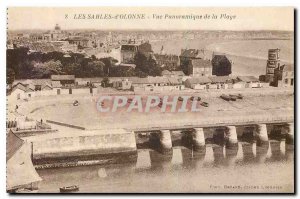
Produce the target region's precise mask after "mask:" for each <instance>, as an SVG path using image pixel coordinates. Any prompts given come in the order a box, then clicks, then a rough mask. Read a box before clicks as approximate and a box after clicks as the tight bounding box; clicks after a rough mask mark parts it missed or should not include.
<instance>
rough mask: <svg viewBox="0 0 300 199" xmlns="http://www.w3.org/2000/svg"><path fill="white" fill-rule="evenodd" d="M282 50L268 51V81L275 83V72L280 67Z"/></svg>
mask: <svg viewBox="0 0 300 199" xmlns="http://www.w3.org/2000/svg"><path fill="white" fill-rule="evenodd" d="M279 52H280V49H278V48H277V49H269V51H268V60H267V67H266V81H267V82H273V80H274V71H275V68H277V67H279V65H280V58H279Z"/></svg>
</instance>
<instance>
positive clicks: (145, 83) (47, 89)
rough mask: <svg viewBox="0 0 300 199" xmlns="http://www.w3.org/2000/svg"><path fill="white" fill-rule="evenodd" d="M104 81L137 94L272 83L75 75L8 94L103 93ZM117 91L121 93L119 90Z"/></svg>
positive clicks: (20, 85)
mask: <svg viewBox="0 0 300 199" xmlns="http://www.w3.org/2000/svg"><path fill="white" fill-rule="evenodd" d="M104 81H108V83H107V85H106V86H108V87H112V88H114V89H116V90H122V91H133V92H163V91H180V90H188V89H194V90H210V89H242V88H261V87H267V86H268V85H269V84H267V83H264V82H261V81H259V79H258V78H256V77H253V76H237V77H233V76H201V77H190V76H184V75H183V74H182V72H177V73H174V74H172V73H171V72H170V73H168V74H166V75H164V76H159V77H158V76H157V77H151V76H149V77H146V78H139V77H123V78H122V77H113V78H109V79H106V80H105V79H104V78H75V76H74V75H52V76H51V79H27V80H18V81H15V82H14V84H13V85H12V89H11V90H10V91H9V92H8V95H9V96H10V97H11V98H12V99H15V100H19V99H29V98H32V97H36V96H51V95H70V94H86V95H96V94H100V93H101V91H102V89H103V86H104V83H103V82H104ZM116 92H117V91H116Z"/></svg>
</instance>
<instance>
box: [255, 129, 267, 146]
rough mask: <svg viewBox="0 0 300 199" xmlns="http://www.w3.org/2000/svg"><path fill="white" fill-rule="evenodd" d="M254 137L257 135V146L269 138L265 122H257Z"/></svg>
mask: <svg viewBox="0 0 300 199" xmlns="http://www.w3.org/2000/svg"><path fill="white" fill-rule="evenodd" d="M256 137H257V144H258V145H259V146H260V145H264V144H268V142H269V138H268V131H267V125H266V124H258V125H257V131H256Z"/></svg>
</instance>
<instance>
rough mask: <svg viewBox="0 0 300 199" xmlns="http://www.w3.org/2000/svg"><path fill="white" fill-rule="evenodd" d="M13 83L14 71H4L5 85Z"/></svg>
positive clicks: (9, 69)
mask: <svg viewBox="0 0 300 199" xmlns="http://www.w3.org/2000/svg"><path fill="white" fill-rule="evenodd" d="M14 81H15V71H14V70H13V69H12V68H8V69H7V71H6V84H12V83H13V82H14Z"/></svg>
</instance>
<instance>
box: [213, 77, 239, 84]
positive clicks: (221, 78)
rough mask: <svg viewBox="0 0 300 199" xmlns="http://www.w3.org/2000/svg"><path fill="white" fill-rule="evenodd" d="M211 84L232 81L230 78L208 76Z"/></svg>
mask: <svg viewBox="0 0 300 199" xmlns="http://www.w3.org/2000/svg"><path fill="white" fill-rule="evenodd" d="M208 78H209V79H210V80H211V82H212V83H226V82H228V81H232V79H233V78H232V77H230V76H210V77H208Z"/></svg>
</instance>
